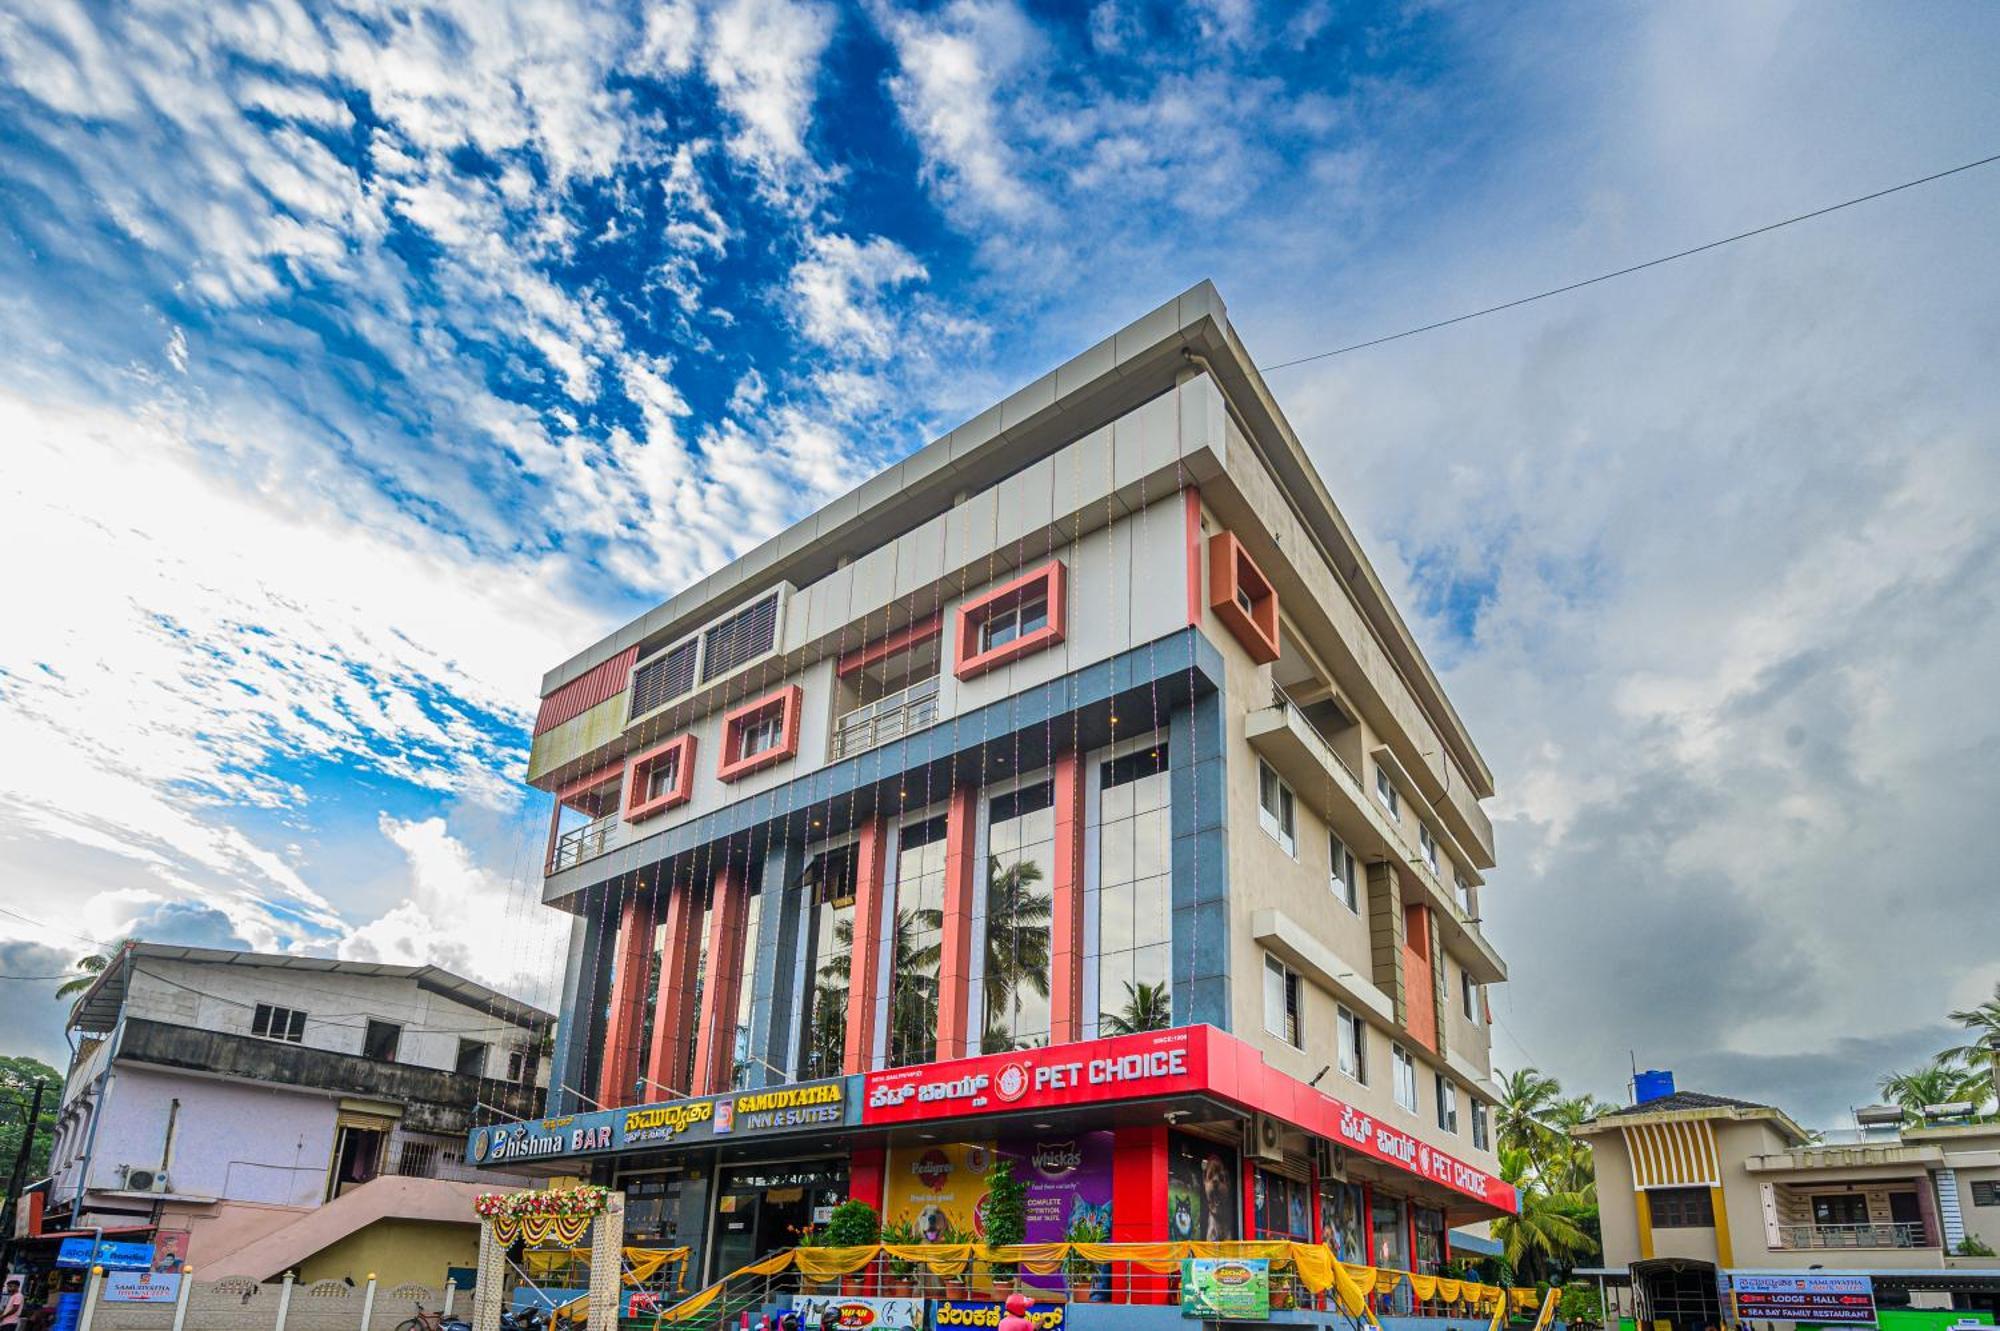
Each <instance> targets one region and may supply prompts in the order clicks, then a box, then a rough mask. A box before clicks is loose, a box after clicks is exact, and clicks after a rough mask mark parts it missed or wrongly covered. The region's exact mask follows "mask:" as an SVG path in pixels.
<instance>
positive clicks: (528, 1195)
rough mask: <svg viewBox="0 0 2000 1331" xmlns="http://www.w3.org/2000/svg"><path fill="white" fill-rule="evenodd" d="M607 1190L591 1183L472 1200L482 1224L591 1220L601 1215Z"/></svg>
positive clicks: (495, 1193) (480, 1197)
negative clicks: (502, 1221) (503, 1221)
mask: <svg viewBox="0 0 2000 1331" xmlns="http://www.w3.org/2000/svg"><path fill="white" fill-rule="evenodd" d="M608 1196H609V1190H608V1189H605V1188H600V1187H598V1186H597V1185H596V1184H594V1183H585V1184H582V1185H581V1186H579V1187H574V1188H549V1189H547V1190H546V1191H543V1192H482V1193H480V1194H479V1195H478V1196H477V1197H475V1198H473V1199H472V1209H473V1210H474V1211H477V1212H478V1213H479V1216H480V1218H481V1219H483V1220H497V1219H502V1218H505V1219H509V1220H526V1219H530V1218H535V1217H544V1216H547V1217H559V1218H562V1219H585V1220H587V1219H590V1218H591V1217H594V1216H599V1215H602V1214H604V1207H605V1199H606V1198H607V1197H608Z"/></svg>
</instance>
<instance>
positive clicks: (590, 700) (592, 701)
mask: <svg viewBox="0 0 2000 1331" xmlns="http://www.w3.org/2000/svg"><path fill="white" fill-rule="evenodd" d="M638 659H639V649H638V648H637V647H627V648H626V649H625V650H624V651H622V652H620V653H618V655H616V656H614V657H612V658H611V659H610V660H609V661H606V662H604V663H603V664H602V665H597V666H592V667H591V668H590V669H589V670H588V671H586V672H585V673H583V674H581V675H578V676H577V677H576V678H575V679H573V680H571V681H570V682H569V683H567V684H565V685H563V686H562V687H561V688H559V689H557V690H556V691H555V692H554V693H551V694H550V695H549V696H548V697H546V698H544V699H542V707H541V710H540V711H539V712H537V713H536V714H535V733H536V734H537V735H539V734H541V733H542V732H543V731H545V730H554V729H555V728H556V727H557V726H559V725H561V724H562V723H563V722H565V721H570V720H574V719H575V718H577V717H579V716H582V715H583V714H584V713H585V712H587V711H589V710H590V709H591V708H593V707H595V706H597V704H599V703H601V702H604V701H606V700H608V699H611V698H615V697H617V696H618V695H619V694H621V693H623V692H624V691H625V685H626V684H627V683H628V682H629V681H630V680H631V678H632V663H633V662H634V661H637V660H638Z"/></svg>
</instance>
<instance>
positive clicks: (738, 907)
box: [688, 854, 750, 1095]
mask: <svg viewBox="0 0 2000 1331" xmlns="http://www.w3.org/2000/svg"><path fill="white" fill-rule="evenodd" d="M749 909H750V880H749V877H748V875H747V874H746V873H745V871H744V866H743V864H742V863H740V862H739V860H738V859H737V857H736V856H735V855H729V854H725V856H724V857H723V862H722V865H721V867H719V868H718V869H717V870H716V871H715V888H714V890H713V892H712V894H711V895H710V898H709V903H708V970H707V972H706V973H705V975H704V976H703V978H702V984H701V1018H700V1021H699V1024H698V1026H697V1032H698V1033H697V1034H696V1036H695V1049H694V1078H693V1080H694V1085H692V1086H690V1087H689V1088H688V1094H690V1095H714V1094H716V1093H718V1092H720V1091H725V1090H728V1089H729V1085H730V1082H731V1081H732V1080H733V1078H732V1077H731V1076H730V1073H731V1071H732V1070H733V1065H734V1063H735V1061H736V1002H737V998H738V997H739V995H740V990H739V986H740V985H741V984H742V981H743V925H744V920H745V918H746V917H747V915H748V912H749Z"/></svg>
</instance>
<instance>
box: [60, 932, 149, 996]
mask: <svg viewBox="0 0 2000 1331" xmlns="http://www.w3.org/2000/svg"><path fill="white" fill-rule="evenodd" d="M138 941H139V940H138V939H136V938H126V939H121V940H120V941H118V942H116V943H113V944H111V945H110V946H109V947H107V948H105V949H104V951H102V952H93V953H91V954H90V955H89V956H87V957H78V958H77V959H76V969H77V971H78V972H79V974H77V975H76V976H74V977H72V978H71V979H67V980H64V981H63V982H62V983H61V984H59V985H57V986H56V994H55V996H56V997H57V998H68V997H69V996H70V995H71V994H80V993H82V992H83V991H84V990H86V989H88V988H90V986H91V985H93V984H96V983H97V977H98V976H100V975H102V974H104V970H105V967H107V966H109V965H110V964H111V963H112V962H114V961H116V960H117V959H118V954H119V953H120V952H123V951H124V950H125V949H126V948H127V947H128V946H130V945H131V944H133V943H136V942H138Z"/></svg>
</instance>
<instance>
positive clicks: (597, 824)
mask: <svg viewBox="0 0 2000 1331" xmlns="http://www.w3.org/2000/svg"><path fill="white" fill-rule="evenodd" d="M617 826H618V814H617V812H616V811H615V810H614V811H613V812H611V813H607V814H605V815H604V816H603V817H602V818H595V819H592V820H591V821H590V822H587V823H585V824H584V825H583V826H582V827H572V828H571V829H570V830H569V831H567V832H564V833H563V834H562V836H561V837H559V838H558V839H557V840H556V853H555V854H554V855H553V856H552V857H550V859H549V872H550V873H558V872H560V871H562V870H564V869H574V868H575V867H576V866H577V865H579V864H582V863H583V862H584V861H585V860H594V859H596V858H597V857H598V856H599V855H602V854H603V853H604V852H605V851H607V850H609V849H610V848H611V846H610V842H611V833H612V830H613V829H614V828H616V827H617Z"/></svg>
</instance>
